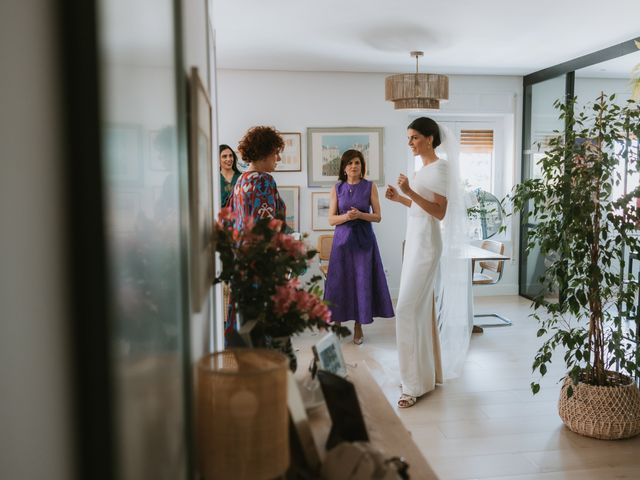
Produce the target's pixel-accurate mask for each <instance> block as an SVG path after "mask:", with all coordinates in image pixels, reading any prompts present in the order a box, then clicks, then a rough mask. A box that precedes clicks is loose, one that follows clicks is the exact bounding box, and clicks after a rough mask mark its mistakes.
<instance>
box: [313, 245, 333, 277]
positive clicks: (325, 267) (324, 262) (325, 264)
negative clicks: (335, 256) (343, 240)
mask: <svg viewBox="0 0 640 480" xmlns="http://www.w3.org/2000/svg"><path fill="white" fill-rule="evenodd" d="M332 245H333V234H326V235H320V236H319V237H318V244H317V247H316V249H317V250H318V258H319V260H320V272H321V273H322V276H323V277H324V279H325V280H326V279H327V273H328V272H329V257H331V246H332Z"/></svg>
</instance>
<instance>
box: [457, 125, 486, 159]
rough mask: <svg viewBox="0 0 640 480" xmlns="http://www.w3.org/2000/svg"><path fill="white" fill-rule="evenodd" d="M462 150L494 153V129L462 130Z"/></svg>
mask: <svg viewBox="0 0 640 480" xmlns="http://www.w3.org/2000/svg"><path fill="white" fill-rule="evenodd" d="M460 151H461V152H469V153H493V130H461V131H460Z"/></svg>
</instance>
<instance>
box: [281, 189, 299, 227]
mask: <svg viewBox="0 0 640 480" xmlns="http://www.w3.org/2000/svg"><path fill="white" fill-rule="evenodd" d="M278 192H279V193H280V198H282V201H283V202H284V204H285V205H286V206H287V225H289V228H291V229H292V230H293V231H294V232H299V231H300V187H283V186H279V187H278Z"/></svg>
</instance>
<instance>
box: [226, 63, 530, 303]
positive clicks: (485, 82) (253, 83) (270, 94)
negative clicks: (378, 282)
mask: <svg viewBox="0 0 640 480" xmlns="http://www.w3.org/2000/svg"><path fill="white" fill-rule="evenodd" d="M384 78H385V75H384V74H375V73H371V74H369V73H330V72H326V73H325V72H321V73H318V72H274V71H245V70H220V71H219V72H218V102H219V103H218V113H219V115H218V118H219V122H220V124H219V126H218V131H219V138H220V142H222V143H227V144H229V145H232V146H236V145H237V144H238V141H239V140H240V138H241V137H242V135H243V134H244V133H245V131H246V130H247V129H248V128H249V127H251V126H253V125H258V124H265V125H273V126H275V127H276V128H277V129H278V130H280V131H284V132H300V133H302V163H303V166H302V171H301V172H276V173H275V174H274V176H275V178H276V181H277V182H278V184H279V185H299V186H300V187H301V193H300V224H301V230H302V231H303V232H309V233H310V237H309V240H310V243H311V244H313V245H315V241H316V238H317V236H318V235H319V234H320V233H324V232H312V231H311V206H310V202H311V192H312V191H327V190H328V189H318V188H308V187H306V185H307V169H306V165H305V162H306V157H307V155H306V129H307V127H345V126H351V127H354V126H364V127H384V129H385V134H384V176H385V180H386V182H387V183H394V184H395V181H396V179H397V177H398V174H399V173H401V172H403V173H404V172H405V170H406V168H407V164H408V161H407V160H408V158H409V151H408V148H407V146H406V126H407V125H408V124H409V122H410V120H411V117H412V116H413V117H415V113H408V112H406V111H395V110H393V105H392V104H391V103H389V102H386V101H385V100H384ZM449 89H450V92H452V93H451V98H450V101H449V102H448V103H446V104H445V105H444V106H443V108H442V109H441V111H440V112H439V113H438V115H449V116H452V115H455V116H459V115H464V116H467V115H468V116H478V115H484V116H494V117H496V118H498V119H500V121H501V122H504V124H505V129H506V131H507V132H508V134H509V135H508V139H509V142H508V143H507V149H506V150H507V151H506V155H505V157H504V162H505V164H504V165H502V166H499V167H498V168H504V169H507V171H508V172H510V173H509V175H506V176H505V177H508V182H509V183H512V180H513V178H515V175H516V174H519V170H518V171H516V168H515V167H514V166H515V165H519V163H520V154H519V151H520V138H519V136H520V132H521V116H522V115H521V104H522V78H521V77H496V76H492V77H481V76H452V77H450V87H449ZM438 115H432V116H434V118H436V119H437V118H438ZM515 139H517V140H515ZM516 152H518V154H516ZM379 189H380V191H381V192H383V189H384V187H379ZM381 203H382V222H381V223H380V224H375V225H374V230H375V233H376V236H377V239H378V244H379V246H380V251H381V255H382V259H383V263H384V266H385V269H386V270H387V271H388V281H389V288H390V290H391V294H392V296H393V297H396V296H397V292H398V286H399V281H400V270H401V245H402V240H403V239H404V231H405V226H406V211H405V208H404V207H403V206H401V205H399V204H395V203H391V202H388V201H386V200H384V199H382V200H381ZM512 231H513V232H514V235H515V234H516V233H517V229H512ZM514 239H515V237H513V238H508V240H509V253H511V245H510V244H511V241H513V240H514ZM516 253H517V252H515V253H514V255H515V254H516ZM515 260H516V259H515V256H514V261H512V264H510V265H508V268H507V269H506V272H505V277H504V278H503V281H502V282H501V284H500V285H496V286H495V287H486V288H485V289H484V290H483V291H482V292H479V293H490V292H493V293H494V294H495V293H509V294H512V293H517V271H516V270H517V269H516V266H517V263H516V262H515ZM492 289H493V290H492Z"/></svg>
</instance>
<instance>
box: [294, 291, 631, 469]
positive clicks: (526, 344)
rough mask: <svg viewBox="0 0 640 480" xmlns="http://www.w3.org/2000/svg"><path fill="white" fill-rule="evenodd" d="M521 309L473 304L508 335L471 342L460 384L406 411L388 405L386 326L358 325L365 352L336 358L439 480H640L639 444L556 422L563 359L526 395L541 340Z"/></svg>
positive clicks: (392, 362) (506, 300)
mask: <svg viewBox="0 0 640 480" xmlns="http://www.w3.org/2000/svg"><path fill="white" fill-rule="evenodd" d="M529 305H530V302H529V301H528V300H527V299H525V298H521V297H517V296H500V297H479V298H476V300H475V311H476V313H488V312H495V313H500V314H501V315H503V316H505V317H507V318H510V319H511V320H512V321H513V326H510V327H499V328H485V330H484V333H480V334H474V335H473V337H472V339H471V346H470V349H469V354H468V357H467V362H466V365H465V368H464V372H463V375H462V376H461V377H460V378H457V379H455V380H451V381H448V382H447V383H445V384H444V385H441V386H438V387H436V389H435V390H434V391H433V392H431V393H429V394H427V395H425V396H424V397H423V398H421V399H420V400H419V401H418V403H417V404H416V405H415V406H413V407H411V408H408V409H399V408H397V406H396V402H397V399H398V396H399V394H400V388H399V384H400V379H399V373H398V358H397V354H396V345H395V322H394V320H385V319H377V320H376V321H375V322H374V323H373V324H372V325H369V326H365V328H364V335H365V340H364V344H363V345H360V346H357V345H354V344H353V343H352V342H351V337H349V338H347V339H344V340H343V344H342V349H343V353H344V356H345V360H346V362H347V363H355V362H358V361H361V360H365V361H366V363H367V365H368V366H369V368H370V369H371V371H372V373H373V375H374V377H375V379H376V381H377V382H378V384H379V385H380V387H381V388H382V390H383V391H384V393H385V396H386V397H387V399H388V400H389V402H390V403H391V405H393V406H394V408H395V409H396V412H397V413H398V416H399V417H400V418H401V419H402V421H403V422H404V424H405V425H406V427H407V429H408V430H410V431H411V433H412V435H413V438H414V439H415V442H416V444H417V445H418V447H419V448H420V449H421V450H422V452H423V453H424V456H425V458H426V459H427V460H428V462H429V463H430V465H431V467H432V468H433V469H434V470H435V472H436V473H437V475H438V477H439V478H441V479H443V480H446V479H474V478H500V479H522V480H524V479H546V480H551V479H554V480H555V479H580V480H592V479H593V480H596V479H597V480H603V479H626V478H628V479H640V436H638V437H636V438H634V439H630V440H619V441H605V440H595V439H591V438H587V437H582V436H580V435H577V434H574V433H572V432H571V431H570V430H568V429H567V428H566V427H564V426H563V424H562V421H561V420H560V417H559V416H558V414H557V399H558V394H559V390H560V385H559V383H558V379H559V378H560V377H561V376H562V375H563V372H564V368H563V366H562V356H561V355H560V356H558V358H557V359H556V361H555V362H554V364H555V366H554V367H552V368H551V369H550V371H549V373H547V375H546V376H545V377H544V379H543V380H542V381H541V382H540V383H541V387H542V388H541V391H540V393H538V394H537V395H535V396H533V395H532V394H531V390H530V388H529V384H530V383H531V381H532V380H533V379H535V378H536V377H533V376H532V374H531V363H532V360H533V357H534V352H535V351H536V349H537V347H538V346H539V343H540V339H538V338H536V331H537V325H536V323H535V321H534V320H532V319H529V318H528V317H527V316H528V313H529ZM348 326H350V325H348ZM317 338H318V337H317V336H313V335H311V334H305V335H304V336H302V337H299V338H297V339H296V340H295V342H294V343H295V345H296V346H297V347H298V348H301V349H306V348H309V345H310V343H313V341H314V340H316V339H317ZM299 368H305V365H300V367H299Z"/></svg>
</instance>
